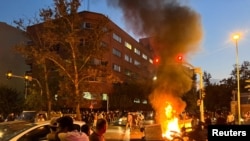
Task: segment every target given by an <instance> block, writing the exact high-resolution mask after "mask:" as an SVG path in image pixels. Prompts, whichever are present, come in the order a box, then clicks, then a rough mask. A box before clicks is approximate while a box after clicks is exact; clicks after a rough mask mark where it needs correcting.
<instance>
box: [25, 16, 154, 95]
mask: <svg viewBox="0 0 250 141" xmlns="http://www.w3.org/2000/svg"><path fill="white" fill-rule="evenodd" d="M78 14H79V15H80V17H81V21H82V24H81V25H82V27H81V28H82V30H88V29H92V28H93V27H94V25H95V24H96V22H97V21H98V19H103V18H106V19H107V20H108V26H109V28H110V29H112V30H111V33H108V34H105V35H104V37H103V38H102V41H101V43H102V45H103V46H105V47H107V48H108V52H105V54H104V57H103V58H102V60H98V59H97V60H95V61H93V62H94V63H97V64H98V63H101V62H102V61H105V63H106V66H107V67H108V70H111V73H112V75H113V76H115V78H118V79H117V82H128V81H133V80H149V79H151V80H152V79H153V77H154V69H155V67H154V64H153V58H154V56H153V55H154V54H153V50H152V49H151V48H150V46H149V42H148V40H147V38H145V39H140V40H139V41H136V40H135V39H134V38H133V37H132V36H130V35H129V34H128V33H126V32H125V31H124V30H123V29H121V28H120V27H119V26H117V25H116V24H115V23H114V22H112V21H111V20H110V19H108V17H106V16H105V15H103V14H100V13H94V12H89V11H83V12H79V13H78ZM39 25H41V24H38V25H33V26H31V27H29V28H28V30H30V31H31V30H32V29H33V28H35V27H36V26H37V27H38V26H39ZM84 43H85V41H84ZM86 43H87V41H86ZM95 81H98V80H95ZM100 84H103V83H93V85H100ZM103 87H105V86H103ZM93 91H95V90H93ZM89 93H92V94H93V93H96V92H91V91H90V92H89ZM92 97H93V96H92ZM86 98H87V97H86Z"/></svg>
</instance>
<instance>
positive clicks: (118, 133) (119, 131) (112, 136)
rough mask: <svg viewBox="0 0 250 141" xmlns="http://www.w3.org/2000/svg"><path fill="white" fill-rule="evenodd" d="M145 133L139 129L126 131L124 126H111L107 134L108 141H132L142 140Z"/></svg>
mask: <svg viewBox="0 0 250 141" xmlns="http://www.w3.org/2000/svg"><path fill="white" fill-rule="evenodd" d="M142 136H143V133H142V132H140V130H139V129H133V130H131V131H130V130H129V129H128V130H126V131H125V127H124V126H112V125H109V127H108V130H107V131H106V133H105V139H106V141H111V140H112V141H116V140H117V141H130V140H141V138H142Z"/></svg>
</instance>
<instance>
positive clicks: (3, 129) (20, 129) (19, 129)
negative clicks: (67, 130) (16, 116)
mask: <svg viewBox="0 0 250 141" xmlns="http://www.w3.org/2000/svg"><path fill="white" fill-rule="evenodd" d="M49 124H50V120H47V121H42V122H35V123H32V122H27V121H22V120H16V121H9V122H2V123H0V134H3V135H4V134H6V136H3V138H9V137H10V141H15V140H16V138H15V137H20V136H23V135H24V134H26V133H27V132H29V131H32V130H33V129H36V128H38V127H41V126H44V125H49ZM74 124H77V125H79V126H82V125H84V124H86V123H85V122H84V121H74ZM8 134H9V135H8ZM1 139H2V138H1V135H0V140H1Z"/></svg>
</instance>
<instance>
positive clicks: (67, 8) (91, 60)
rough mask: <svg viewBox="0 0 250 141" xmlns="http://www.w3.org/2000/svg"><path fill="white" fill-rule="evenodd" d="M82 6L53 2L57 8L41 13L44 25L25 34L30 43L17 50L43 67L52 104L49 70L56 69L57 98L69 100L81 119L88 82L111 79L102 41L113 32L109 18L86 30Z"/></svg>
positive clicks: (33, 27) (31, 28) (102, 17)
mask: <svg viewBox="0 0 250 141" xmlns="http://www.w3.org/2000/svg"><path fill="white" fill-rule="evenodd" d="M80 5H81V3H80V1H79V0H73V1H68V0H54V6H55V7H54V8H47V9H42V10H41V11H40V19H39V20H41V24H39V23H37V24H34V25H32V26H28V28H27V31H26V32H27V33H28V36H29V38H30V39H31V43H30V44H28V45H23V46H19V49H18V50H19V51H20V50H22V51H20V52H21V53H24V55H25V57H26V58H27V59H30V58H31V60H33V62H32V63H34V64H36V65H38V66H39V65H41V68H42V70H43V73H44V82H45V83H44V84H45V86H46V87H45V89H46V92H47V100H49V101H50V102H52V99H51V94H50V93H49V91H50V90H49V86H48V82H49V80H48V79H49V75H48V73H49V71H48V70H50V69H51V66H53V67H52V69H54V70H56V71H57V72H58V74H59V75H60V81H59V83H58V84H59V91H58V92H57V94H58V97H68V98H67V100H68V101H67V102H66V103H64V104H68V106H69V105H71V106H72V105H74V106H75V107H76V113H77V116H78V117H77V118H78V119H80V103H81V102H82V101H83V100H84V99H83V98H82V93H83V92H84V91H85V90H87V88H88V86H89V81H93V80H97V78H100V77H101V78H104V80H105V81H109V80H110V78H111V76H110V73H109V71H108V70H107V69H106V68H107V63H103V62H105V60H102V59H103V54H104V53H105V51H107V50H108V48H107V47H105V46H103V42H102V40H103V37H104V36H105V35H106V34H107V33H109V32H110V29H109V27H108V23H109V19H108V18H107V17H104V16H101V17H100V18H98V19H97V20H95V21H92V24H91V28H84V21H83V20H84V19H83V18H82V15H81V13H78V8H79V6H80ZM39 20H35V21H39ZM19 23H22V22H19ZM20 48H22V49H20ZM111 79H112V78H111ZM69 98H70V99H69ZM48 105H50V104H48Z"/></svg>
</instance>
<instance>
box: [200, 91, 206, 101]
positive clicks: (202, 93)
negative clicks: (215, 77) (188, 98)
mask: <svg viewBox="0 0 250 141" xmlns="http://www.w3.org/2000/svg"><path fill="white" fill-rule="evenodd" d="M205 96H206V93H205V90H203V89H202V90H201V98H202V99H203V98H204V97H205Z"/></svg>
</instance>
